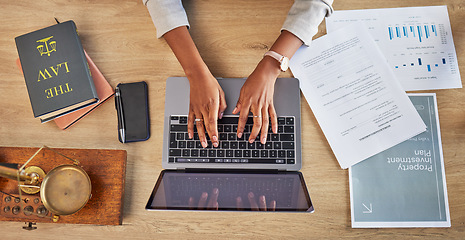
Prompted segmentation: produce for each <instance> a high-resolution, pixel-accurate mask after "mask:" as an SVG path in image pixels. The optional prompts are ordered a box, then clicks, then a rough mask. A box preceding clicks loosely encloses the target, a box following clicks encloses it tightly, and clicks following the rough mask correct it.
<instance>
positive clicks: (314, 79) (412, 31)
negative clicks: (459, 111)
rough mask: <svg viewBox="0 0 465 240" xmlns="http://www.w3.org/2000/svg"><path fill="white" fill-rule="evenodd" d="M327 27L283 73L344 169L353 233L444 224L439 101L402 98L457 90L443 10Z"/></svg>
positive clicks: (361, 16) (335, 18)
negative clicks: (292, 78)
mask: <svg viewBox="0 0 465 240" xmlns="http://www.w3.org/2000/svg"><path fill="white" fill-rule="evenodd" d="M326 24H327V30H328V34H327V35H326V36H323V37H321V38H319V39H317V40H315V41H314V42H313V43H312V45H311V46H310V47H305V46H304V47H302V48H301V49H299V50H298V51H297V53H296V54H295V55H294V57H293V58H292V60H291V62H290V67H291V70H292V72H293V74H294V76H295V77H297V78H298V79H299V80H300V83H301V90H302V92H303V94H304V96H305V98H306V99H307V102H308V103H309V105H310V107H311V109H312V111H313V113H314V115H315V117H316V119H317V120H318V123H319V124H320V127H321V128H322V131H323V133H324V134H325V136H326V139H327V140H328V142H329V144H330V146H331V149H332V150H333V153H334V155H335V156H336V159H337V160H338V162H339V164H340V166H341V167H342V168H344V169H345V168H350V169H349V179H350V198H351V213H352V227H354V228H360V227H369V228H374V227H450V214H449V205H448V199H447V187H446V180H445V170H444V159H443V155H442V145H441V135H440V131H439V118H438V115H437V104H436V96H435V94H415V95H410V99H409V97H408V96H407V94H406V93H405V91H409V90H431V89H446V88H461V87H462V83H461V79H460V73H459V69H458V63H457V56H456V52H455V46H454V42H453V39H452V32H451V27H450V22H449V16H448V13H447V7H446V6H434V7H415V8H395V9H371V10H351V11H336V12H334V14H333V15H332V16H331V17H329V18H327V19H326ZM425 130H426V131H425Z"/></svg>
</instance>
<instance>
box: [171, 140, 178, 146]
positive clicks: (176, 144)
mask: <svg viewBox="0 0 465 240" xmlns="http://www.w3.org/2000/svg"><path fill="white" fill-rule="evenodd" d="M177 147H178V142H176V141H174V140H170V148H177Z"/></svg>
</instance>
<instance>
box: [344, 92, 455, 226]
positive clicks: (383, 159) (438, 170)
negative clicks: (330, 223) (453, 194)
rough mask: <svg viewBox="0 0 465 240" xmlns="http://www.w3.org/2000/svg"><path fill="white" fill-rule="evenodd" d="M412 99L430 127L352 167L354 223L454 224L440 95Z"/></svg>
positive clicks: (413, 97) (415, 96)
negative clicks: (448, 185)
mask: <svg viewBox="0 0 465 240" xmlns="http://www.w3.org/2000/svg"><path fill="white" fill-rule="evenodd" d="M409 98H410V100H411V101H412V103H413V105H414V106H415V108H416V109H417V111H418V113H419V114H420V116H421V117H422V119H423V121H424V122H425V124H426V125H427V131H426V132H423V133H421V134H419V135H417V136H415V137H412V138H410V139H409V140H407V141H405V142H403V143H401V144H398V145H396V146H395V147H392V148H390V149H388V150H385V151H383V152H381V153H379V154H377V155H375V156H373V157H370V158H368V159H367V160H365V161H363V162H360V163H358V164H356V165H354V166H352V167H351V168H350V169H349V181H350V203H351V214H352V227H353V228H383V227H450V225H451V223H450V214H449V203H448V199H447V187H446V177H445V171H444V159H443V154H442V144H441V134H440V129H439V118H438V114H437V104H436V95H435V94H434V93H428V94H409Z"/></svg>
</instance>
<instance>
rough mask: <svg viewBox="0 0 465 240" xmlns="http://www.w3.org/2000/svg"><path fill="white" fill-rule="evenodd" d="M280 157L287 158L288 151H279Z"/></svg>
mask: <svg viewBox="0 0 465 240" xmlns="http://www.w3.org/2000/svg"><path fill="white" fill-rule="evenodd" d="M278 157H280V158H285V157H286V151H285V150H279V151H278Z"/></svg>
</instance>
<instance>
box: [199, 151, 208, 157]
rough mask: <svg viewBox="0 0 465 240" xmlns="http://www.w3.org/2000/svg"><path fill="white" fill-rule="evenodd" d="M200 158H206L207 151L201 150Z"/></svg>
mask: <svg viewBox="0 0 465 240" xmlns="http://www.w3.org/2000/svg"><path fill="white" fill-rule="evenodd" d="M200 156H201V157H206V156H207V150H205V149H202V150H200Z"/></svg>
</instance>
